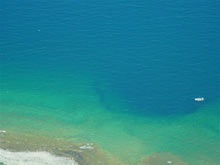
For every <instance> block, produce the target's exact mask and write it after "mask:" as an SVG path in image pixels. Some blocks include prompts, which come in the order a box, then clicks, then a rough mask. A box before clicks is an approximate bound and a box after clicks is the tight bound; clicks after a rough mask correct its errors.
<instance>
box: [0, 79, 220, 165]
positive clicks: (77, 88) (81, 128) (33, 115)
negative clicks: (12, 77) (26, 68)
mask: <svg viewBox="0 0 220 165" xmlns="http://www.w3.org/2000/svg"><path fill="white" fill-rule="evenodd" d="M72 82H74V84H72V85H71V87H72V88H71V91H74V93H72V92H70V93H68V86H63V90H59V89H61V88H55V89H57V91H56V90H52V89H51V90H49V89H48V90H43V89H44V88H42V89H39V90H31V89H28V88H21V89H13V88H12V87H11V88H9V87H7V88H3V89H2V90H1V97H0V98H1V101H0V107H1V108H0V114H1V115H0V130H7V131H13V132H20V133H21V132H24V133H27V134H41V135H45V136H49V137H52V138H63V139H66V140H71V141H73V142H95V143H97V144H98V145H99V146H101V148H102V149H104V150H106V151H108V152H110V153H112V154H113V155H114V156H115V157H116V158H118V159H120V160H121V161H122V162H125V163H126V164H131V165H133V164H138V163H139V162H140V160H141V159H143V158H144V157H145V156H146V155H149V154H152V153H158V152H170V153H172V154H175V155H178V156H180V157H181V159H183V160H184V161H185V162H187V163H189V164H192V165H208V164H209V165H210V164H212V165H215V164H216V165H217V164H218V162H220V159H219V154H220V136H219V129H220V121H219V112H220V101H219V100H216V101H215V102H213V103H209V104H207V105H204V106H203V107H201V108H200V109H198V110H197V111H196V112H195V113H191V114H188V115H185V116H172V115H170V116H166V117H152V116H141V115H134V114H131V113H125V112H124V111H123V112H122V111H121V112H120V111H117V109H120V108H123V109H125V110H126V109H129V107H128V106H126V105H121V104H120V101H119V99H118V97H117V95H115V94H113V93H111V92H110V91H109V93H111V94H109V96H108V101H109V104H110V103H111V104H112V106H113V107H111V108H114V109H115V111H111V110H109V109H108V108H110V107H109V106H106V105H105V104H103V102H102V101H100V97H99V95H98V94H97V92H96V90H95V89H94V88H93V82H91V81H89V80H88V79H85V78H80V76H77V78H76V79H74V81H72ZM65 83H67V82H65ZM67 84H68V83H67ZM48 85H49V83H48ZM51 85H52V86H53V84H52V82H51ZM58 85H59V86H60V84H58ZM5 89H7V90H5Z"/></svg>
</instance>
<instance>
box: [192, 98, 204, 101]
mask: <svg viewBox="0 0 220 165" xmlns="http://www.w3.org/2000/svg"><path fill="white" fill-rule="evenodd" d="M194 100H195V101H204V100H205V98H204V97H196V98H194Z"/></svg>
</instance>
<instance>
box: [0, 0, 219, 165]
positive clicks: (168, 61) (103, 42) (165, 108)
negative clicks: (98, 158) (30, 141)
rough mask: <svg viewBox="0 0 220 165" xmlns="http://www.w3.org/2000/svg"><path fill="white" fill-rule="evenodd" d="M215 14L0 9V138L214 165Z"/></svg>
mask: <svg viewBox="0 0 220 165" xmlns="http://www.w3.org/2000/svg"><path fill="white" fill-rule="evenodd" d="M219 9H220V6H219V2H218V1H212V2H209V1H202V2H198V1H195V0H193V1H190V2H186V1H173V0H169V1H152V0H151V1H146V2H145V1H142V0H141V1H137V2H134V1H122V0H120V1H111V2H107V1H73V0H72V1H70V0H67V1H64V2H60V1H55V0H54V1H41V0H40V1H33V0H31V1H30V0H29V1H27V0H25V1H22V2H20V1H4V2H0V28H1V32H0V76H1V77H0V78H1V81H0V83H1V84H0V130H7V131H13V132H24V133H27V134H35V133H38V134H39V133H40V134H42V135H45V136H50V137H59V138H63V139H67V140H72V141H76V142H80V141H86V142H95V143H97V144H98V145H100V146H101V148H103V149H104V150H106V151H108V152H110V153H112V154H113V155H114V156H115V157H117V158H118V159H120V160H121V161H122V162H125V163H126V164H131V165H134V164H138V163H140V161H141V160H143V159H144V158H145V157H146V156H147V155H150V154H153V153H158V152H169V153H172V154H175V155H178V156H179V157H181V159H183V160H184V161H185V162H186V163H189V164H193V165H197V164H198V165H203V164H204V165H206V164H213V165H215V164H218V163H219V162H220V160H219V154H220V153H219V152H220V151H219V147H220V141H219V140H220V137H219V129H220V125H219V122H220V121H219V110H220V107H219V102H220V101H219V94H220V85H219V84H220V83H219V82H220V75H219V69H220V68H219V65H218V61H220V57H219V52H220V51H219V48H218V45H219V43H220V42H219V31H218V27H219V25H220V22H219V20H220V19H219V14H220V13H219V11H220V10H219ZM195 97H205V101H204V102H195V101H194V98H195ZM161 157H162V156H161Z"/></svg>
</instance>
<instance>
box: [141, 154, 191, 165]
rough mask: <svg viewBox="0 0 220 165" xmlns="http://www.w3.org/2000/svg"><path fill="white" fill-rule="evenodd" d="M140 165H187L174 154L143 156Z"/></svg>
mask: <svg viewBox="0 0 220 165" xmlns="http://www.w3.org/2000/svg"><path fill="white" fill-rule="evenodd" d="M140 165H187V163H186V162H184V161H183V160H182V159H181V158H180V157H179V156H177V155H175V154H172V153H166V152H164V153H163V152H162V153H153V154H151V155H149V156H145V157H144V158H143V159H142V161H141V163H140Z"/></svg>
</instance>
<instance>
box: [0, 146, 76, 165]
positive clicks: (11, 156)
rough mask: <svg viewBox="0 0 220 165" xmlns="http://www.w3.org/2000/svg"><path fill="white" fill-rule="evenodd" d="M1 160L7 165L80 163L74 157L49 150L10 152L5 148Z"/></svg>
mask: <svg viewBox="0 0 220 165" xmlns="http://www.w3.org/2000/svg"><path fill="white" fill-rule="evenodd" d="M0 162H3V163H4V164H7V165H48V164H49V165H50V164H51V165H78V163H77V162H76V161H75V160H73V159H70V158H65V157H58V156H55V155H52V154H50V153H48V152H10V151H6V150H3V149H0Z"/></svg>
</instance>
